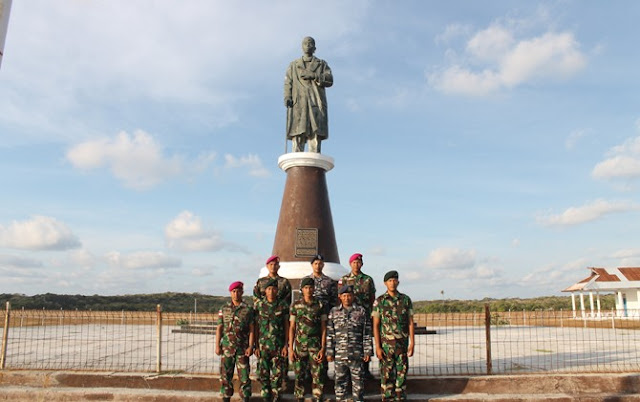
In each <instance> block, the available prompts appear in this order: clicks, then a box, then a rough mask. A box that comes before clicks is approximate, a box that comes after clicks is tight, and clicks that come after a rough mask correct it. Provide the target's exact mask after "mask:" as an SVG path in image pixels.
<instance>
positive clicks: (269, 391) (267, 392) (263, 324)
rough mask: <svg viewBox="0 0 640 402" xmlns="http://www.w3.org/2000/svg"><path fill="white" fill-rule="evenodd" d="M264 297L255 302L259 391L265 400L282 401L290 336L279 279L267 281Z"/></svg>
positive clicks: (285, 304) (286, 306) (286, 304)
mask: <svg viewBox="0 0 640 402" xmlns="http://www.w3.org/2000/svg"><path fill="white" fill-rule="evenodd" d="M265 293H266V296H265V298H264V299H258V300H257V301H256V303H255V305H254V309H255V316H256V324H255V325H256V328H257V335H258V336H257V337H258V348H257V349H256V351H255V355H256V357H257V358H258V377H259V378H260V384H261V385H262V387H261V390H260V394H261V396H262V398H263V399H264V400H265V401H273V402H277V401H280V398H281V396H282V382H283V380H284V375H285V373H286V369H285V363H286V357H287V344H288V337H289V304H288V303H286V302H285V301H284V300H279V299H278V298H277V295H278V281H277V280H276V279H273V278H272V279H270V280H269V281H268V282H266V283H265Z"/></svg>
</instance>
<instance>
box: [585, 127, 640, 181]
mask: <svg viewBox="0 0 640 402" xmlns="http://www.w3.org/2000/svg"><path fill="white" fill-rule="evenodd" d="M607 155H608V156H609V158H607V159H605V160H603V161H602V162H599V163H598V164H597V165H596V166H595V167H594V168H593V170H592V172H591V175H592V176H593V177H594V178H596V179H605V180H606V179H615V178H625V179H637V178H639V177H640V136H639V137H635V138H629V139H627V140H626V141H625V142H624V143H622V144H620V145H616V146H615V147H613V148H611V149H610V150H609V151H608V152H607Z"/></svg>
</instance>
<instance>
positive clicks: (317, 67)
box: [284, 56, 333, 140]
mask: <svg viewBox="0 0 640 402" xmlns="http://www.w3.org/2000/svg"><path fill="white" fill-rule="evenodd" d="M305 70H306V71H307V72H311V73H314V74H315V75H316V78H315V79H314V80H304V79H302V78H300V73H302V72H303V71H305ZM331 85H333V75H331V69H330V68H329V65H328V64H327V62H325V61H324V60H321V59H318V58H317V57H315V56H312V58H311V61H306V62H305V61H304V60H303V59H302V57H301V58H299V59H296V60H294V61H292V62H291V64H289V68H287V73H286V75H285V78H284V97H285V99H286V98H289V97H290V98H291V99H292V100H293V107H292V108H290V110H289V111H288V114H287V139H288V140H290V139H292V138H293V137H295V136H297V135H301V134H306V135H307V136H308V137H310V136H312V135H317V136H318V137H319V138H321V139H326V138H328V137H329V125H328V123H327V96H326V94H325V91H324V89H325V88H327V87H330V86H331Z"/></svg>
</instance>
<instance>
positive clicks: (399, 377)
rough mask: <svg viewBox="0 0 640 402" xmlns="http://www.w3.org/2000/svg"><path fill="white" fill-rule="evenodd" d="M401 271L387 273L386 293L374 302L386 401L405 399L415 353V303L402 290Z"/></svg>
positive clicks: (383, 391)
mask: <svg viewBox="0 0 640 402" xmlns="http://www.w3.org/2000/svg"><path fill="white" fill-rule="evenodd" d="M399 283H400V282H399V281H398V272H397V271H389V272H387V273H386V274H385V276H384V284H385V286H386V287H387V291H386V293H384V294H383V295H381V296H380V297H378V298H377V299H376V301H375V303H374V304H373V313H372V317H373V335H374V337H375V340H376V356H377V357H378V359H379V361H380V388H381V393H382V400H383V401H393V400H396V401H405V400H406V399H407V396H406V378H407V370H408V369H409V357H411V356H413V347H414V341H415V339H414V332H413V331H414V329H413V304H412V303H411V299H410V298H409V296H407V295H405V294H402V293H400V292H398V284H399Z"/></svg>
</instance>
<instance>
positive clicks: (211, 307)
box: [0, 292, 615, 313]
mask: <svg viewBox="0 0 640 402" xmlns="http://www.w3.org/2000/svg"><path fill="white" fill-rule="evenodd" d="M245 299H246V300H247V301H248V302H249V303H251V298H250V297H247V296H245ZM229 300H230V299H229V297H222V296H211V295H203V294H200V293H174V292H166V293H154V294H137V295H121V296H99V295H93V296H83V295H58V294H53V293H46V294H41V295H34V296H25V295H22V294H6V293H5V294H0V303H2V304H1V305H0V308H4V305H5V304H6V302H10V303H11V309H12V310H15V309H22V308H25V309H28V310H34V309H37V310H42V309H45V310H60V309H62V310H85V311H86V310H93V311H121V310H125V311H155V309H156V305H157V304H160V305H162V310H163V311H166V312H175V313H182V312H190V311H193V310H194V304H196V303H197V311H198V312H211V313H214V312H216V311H218V309H219V308H220V306H222V305H223V304H224V303H226V302H227V301H229ZM486 303H489V306H490V308H491V310H492V311H509V310H511V311H522V310H527V311H533V310H557V311H559V310H571V297H570V296H548V297H535V298H531V299H520V298H509V299H490V298H486V299H482V300H444V301H443V300H428V301H414V303H413V305H414V310H415V312H416V313H444V312H461V313H464V312H479V311H484V305H485V304H486ZM600 303H601V308H602V309H603V310H609V309H612V308H614V306H615V300H614V295H612V294H611V295H604V296H600Z"/></svg>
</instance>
